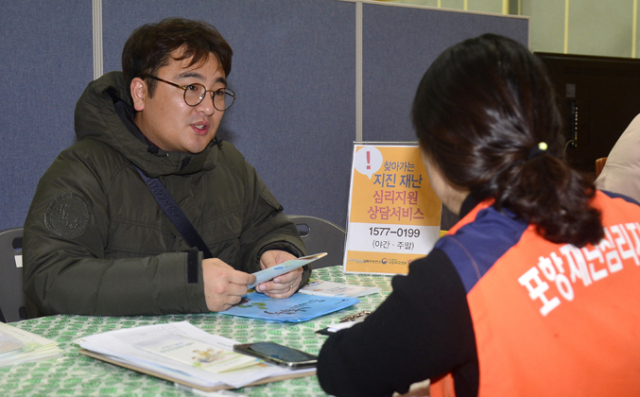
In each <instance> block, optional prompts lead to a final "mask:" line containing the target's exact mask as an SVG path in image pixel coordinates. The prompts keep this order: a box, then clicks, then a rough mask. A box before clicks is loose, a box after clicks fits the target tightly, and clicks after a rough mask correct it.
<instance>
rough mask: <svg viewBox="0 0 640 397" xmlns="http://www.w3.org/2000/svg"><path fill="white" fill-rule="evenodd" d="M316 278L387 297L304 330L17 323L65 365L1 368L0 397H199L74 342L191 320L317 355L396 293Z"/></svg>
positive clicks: (64, 319) (257, 325) (348, 277)
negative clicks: (351, 318)
mask: <svg viewBox="0 0 640 397" xmlns="http://www.w3.org/2000/svg"><path fill="white" fill-rule="evenodd" d="M312 278H315V279H320V280H326V281H333V282H338V283H346V284H353V285H364V286H371V287H379V288H380V289H381V293H378V294H373V295H368V296H364V297H361V298H359V299H360V303H358V304H357V305H355V306H352V307H350V308H347V309H344V310H341V311H339V312H336V313H333V314H330V315H326V316H323V317H319V318H316V319H315V320H313V321H308V322H305V323H299V324H292V323H275V322H269V321H262V320H252V319H247V318H241V317H234V316H228V315H223V314H216V313H210V314H186V315H169V316H160V317H143V316H141V317H87V316H69V315H58V316H53V317H41V318H36V319H31V320H25V321H20V322H17V323H12V325H15V326H17V327H18V328H21V329H23V330H26V331H29V332H33V333H35V334H38V335H41V336H43V337H45V338H49V339H52V340H55V341H56V342H58V344H59V346H60V348H61V349H62V350H63V351H64V355H63V356H62V357H60V358H57V359H53V360H47V361H39V362H35V363H27V364H20V365H15V366H10V367H0V396H3V397H4V396H42V397H49V396H105V397H111V396H113V397H115V396H121V397H124V396H127V397H174V396H193V395H194V394H192V393H191V392H188V391H184V390H180V389H177V388H176V387H175V386H174V384H173V383H171V382H166V381H163V380H159V379H157V378H154V377H151V376H147V375H143V374H139V373H137V372H134V371H129V370H126V369H124V368H120V367H117V366H114V365H111V364H106V363H103V362H101V361H98V360H94V359H92V358H89V357H85V356H83V355H80V354H79V353H78V348H77V347H76V346H75V345H74V344H73V343H72V342H73V340H75V339H76V338H79V337H82V336H87V335H92V334H97V333H100V332H106V331H112V330H115V329H120V328H130V327H137V326H141V325H150V324H161V323H170V322H176V321H189V322H190V323H191V324H193V325H195V326H197V327H200V328H202V329H204V330H205V331H207V332H210V333H212V334H216V335H221V336H224V337H227V338H231V339H235V340H236V341H238V342H242V343H246V342H254V341H263V340H270V341H273V342H276V343H280V344H283V345H287V346H290V347H293V348H297V349H301V350H304V351H307V352H309V353H314V354H317V353H318V352H319V351H320V348H321V347H322V343H323V342H324V340H325V339H326V337H325V336H321V335H318V334H316V333H315V331H316V330H318V329H321V328H325V327H327V326H329V325H330V324H335V323H337V322H338V321H339V319H340V318H341V317H343V316H346V315H348V314H353V313H356V312H359V311H361V310H374V309H375V308H376V307H378V306H379V305H380V303H382V301H383V300H384V299H385V297H386V296H387V295H388V294H389V293H390V292H391V277H390V276H381V275H366V274H343V273H342V268H341V267H340V266H334V267H328V268H323V269H318V270H314V271H313V274H312ZM235 392H237V393H240V394H244V395H247V396H252V397H258V396H260V397H270V396H287V397H289V396H300V397H303V396H304V397H309V396H326V394H325V393H324V392H323V391H322V389H321V388H320V385H319V384H318V380H317V378H316V377H315V376H312V377H305V378H298V379H291V380H286V381H281V382H274V383H268V384H266V385H262V386H255V387H247V388H244V389H238V390H235Z"/></svg>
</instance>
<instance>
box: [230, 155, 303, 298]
mask: <svg viewBox="0 0 640 397" xmlns="http://www.w3.org/2000/svg"><path fill="white" fill-rule="evenodd" d="M246 167H247V185H248V186H247V189H246V191H247V192H251V194H247V195H245V203H244V212H245V213H244V217H243V225H242V234H241V236H240V252H241V253H242V259H241V260H242V263H243V266H245V268H246V269H247V271H248V272H250V273H253V272H256V271H258V270H260V264H259V262H260V257H261V256H262V254H263V253H264V252H265V251H267V250H273V249H277V250H283V251H288V252H290V253H291V254H293V255H294V256H296V257H300V256H303V255H305V254H306V248H305V246H304V243H303V242H302V239H301V238H300V233H299V232H298V229H297V228H296V226H295V224H294V223H293V222H292V221H291V220H290V219H289V218H288V217H287V216H286V215H285V213H284V212H283V211H284V209H283V207H282V205H280V203H279V202H278V200H277V199H276V198H275V196H274V195H273V194H272V193H271V191H269V189H268V188H267V186H266V185H265V184H264V182H263V181H262V179H261V178H260V176H258V174H257V173H256V171H255V169H254V168H253V167H252V166H251V165H249V164H248V163H246ZM310 273H311V269H310V267H306V269H305V272H304V274H303V280H302V283H301V284H300V286H303V285H304V284H306V283H307V281H308V279H309V275H310Z"/></svg>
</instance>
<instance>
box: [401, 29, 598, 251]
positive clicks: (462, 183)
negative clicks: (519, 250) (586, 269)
mask: <svg viewBox="0 0 640 397" xmlns="http://www.w3.org/2000/svg"><path fill="white" fill-rule="evenodd" d="M412 119H413V125H414V128H415V130H416V133H417V135H418V140H419V141H420V146H421V148H422V150H423V151H424V152H425V153H426V155H427V156H428V157H429V158H430V159H431V160H432V161H433V162H434V163H435V164H436V165H437V167H438V168H439V169H440V170H441V172H442V174H443V175H444V177H445V178H446V179H447V180H448V182H450V183H452V184H453V185H455V186H459V187H464V188H468V189H469V190H470V194H471V195H472V197H474V198H475V199H477V200H483V199H487V198H494V199H495V204H494V206H495V207H496V208H497V209H498V210H501V209H502V208H506V209H508V210H510V211H512V212H513V213H514V214H516V216H518V217H521V218H523V219H525V220H526V221H528V222H529V223H532V224H534V225H535V226H536V228H537V231H538V233H539V234H540V235H541V236H542V237H544V238H545V239H547V240H549V241H551V242H554V243H570V244H573V245H575V246H578V247H582V246H584V245H585V244H587V243H594V244H595V243H597V242H598V241H600V240H601V239H602V237H603V233H604V232H603V228H602V222H601V218H600V212H599V211H598V210H597V209H595V208H593V207H591V206H590V200H591V199H592V198H593V196H594V195H595V187H594V186H593V183H592V182H590V181H589V180H587V179H586V178H585V177H583V176H582V175H581V174H579V173H578V172H576V171H574V170H572V169H571V168H570V167H569V166H568V164H567V163H566V162H565V161H564V159H563V158H562V157H563V149H564V139H563V137H562V122H561V117H560V113H559V111H558V108H557V106H556V102H555V94H554V90H553V86H552V85H551V82H550V80H549V77H548V75H547V73H546V71H545V69H544V66H543V65H542V63H541V62H540V60H539V59H538V58H537V57H535V56H534V55H533V54H532V53H531V52H530V51H529V50H528V49H527V48H526V47H524V46H523V45H522V44H520V43H518V42H516V41H514V40H511V39H509V38H506V37H502V36H497V35H492V34H486V35H483V36H480V37H476V38H473V39H469V40H465V41H463V42H461V43H459V44H456V45H454V46H453V47H450V48H449V49H447V50H446V51H445V52H444V53H442V54H441V55H440V56H439V57H438V58H437V59H436V60H435V61H434V62H433V64H432V65H431V67H429V69H428V70H427V72H426V73H425V75H424V77H423V78H422V81H421V82H420V85H419V87H418V90H417V92H416V97H415V99H414V102H413V110H412ZM540 143H544V144H542V145H541V146H539V144H540ZM545 146H546V149H545Z"/></svg>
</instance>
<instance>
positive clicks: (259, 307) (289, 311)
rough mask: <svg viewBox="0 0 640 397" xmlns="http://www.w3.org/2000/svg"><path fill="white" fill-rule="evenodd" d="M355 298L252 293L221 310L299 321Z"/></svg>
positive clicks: (240, 314) (329, 310)
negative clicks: (281, 295) (272, 296)
mask: <svg viewBox="0 0 640 397" xmlns="http://www.w3.org/2000/svg"><path fill="white" fill-rule="evenodd" d="M359 302H360V300H359V299H356V298H347V297H329V296H314V295H305V294H293V296H291V297H289V298H286V299H273V298H269V297H268V296H266V295H264V294H259V293H257V292H252V293H250V294H247V295H245V296H243V297H242V301H241V302H240V303H239V304H237V305H236V306H234V307H232V308H231V309H229V310H227V311H224V312H221V313H222V314H229V315H232V316H240V317H249V318H257V319H261V320H271V321H279V322H291V323H299V322H303V321H309V320H311V319H314V318H316V317H320V316H324V315H325V314H329V313H332V312H335V311H338V310H341V309H344V308H346V307H349V306H353V305H355V304H356V303H359Z"/></svg>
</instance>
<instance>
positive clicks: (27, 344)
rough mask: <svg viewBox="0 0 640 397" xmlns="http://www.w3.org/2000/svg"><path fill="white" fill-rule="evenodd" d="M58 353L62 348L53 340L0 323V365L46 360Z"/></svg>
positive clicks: (60, 353) (60, 352)
mask: <svg viewBox="0 0 640 397" xmlns="http://www.w3.org/2000/svg"><path fill="white" fill-rule="evenodd" d="M60 355H62V350H60V349H59V348H58V345H57V344H56V343H55V342H53V341H51V340H49V339H46V338H43V337H41V336H38V335H35V334H32V333H31V332H27V331H23V330H21V329H19V328H16V327H13V326H11V325H8V324H5V323H0V367H3V366H6V365H14V364H21V363H28V362H31V361H38V360H47V359H50V358H55V357H58V356H60Z"/></svg>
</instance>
